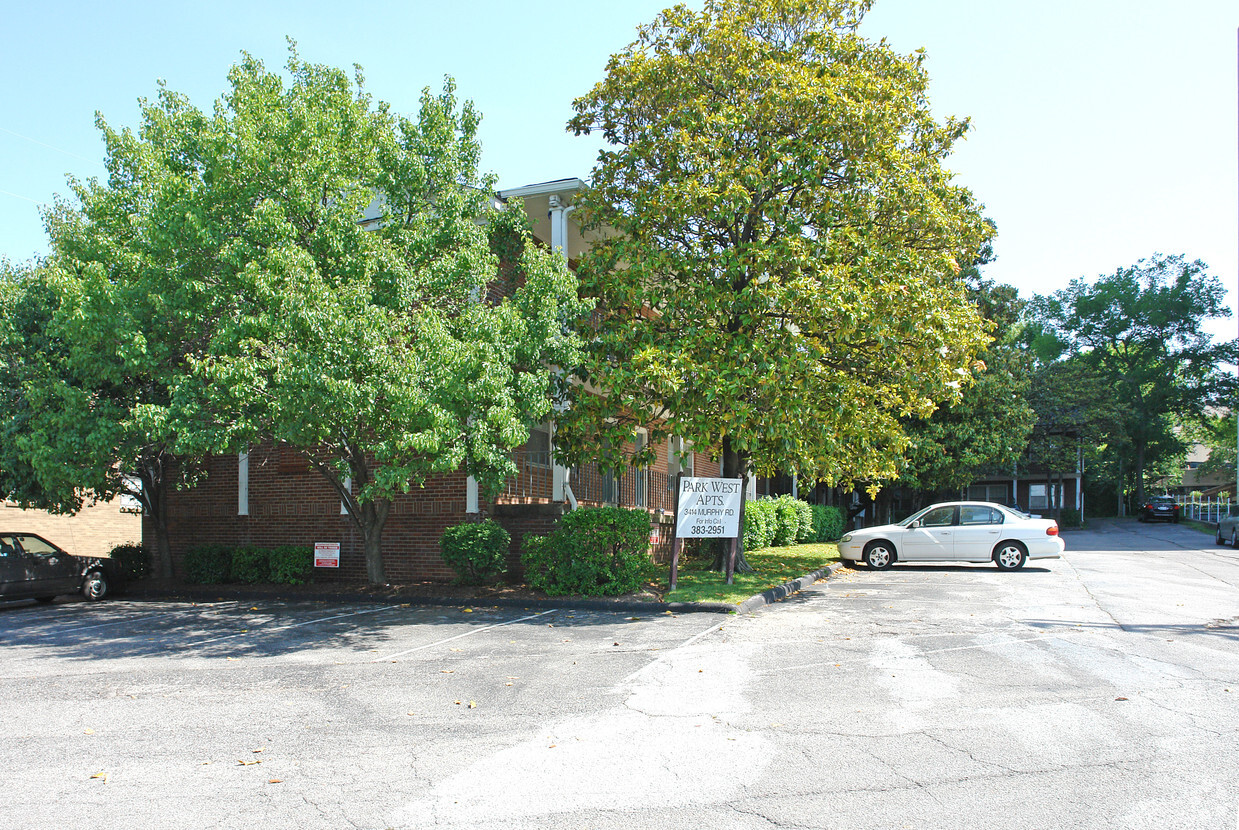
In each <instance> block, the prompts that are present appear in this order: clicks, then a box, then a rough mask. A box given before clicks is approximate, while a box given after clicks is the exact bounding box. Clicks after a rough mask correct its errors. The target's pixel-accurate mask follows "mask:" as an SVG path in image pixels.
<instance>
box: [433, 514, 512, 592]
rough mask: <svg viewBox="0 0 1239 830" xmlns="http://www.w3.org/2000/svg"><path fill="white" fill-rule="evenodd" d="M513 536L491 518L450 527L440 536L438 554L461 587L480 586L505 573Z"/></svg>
mask: <svg viewBox="0 0 1239 830" xmlns="http://www.w3.org/2000/svg"><path fill="white" fill-rule="evenodd" d="M511 542H512V537H511V536H509V535H508V532H507V531H506V530H504V529H503V528H502V527H500V526H499V524H498V523H497V522H495V521H493V520H491V519H487V520H486V521H483V522H473V523H470V524H461V525H456V526H454V527H449V528H448V529H447V530H445V531H443V535H442V536H441V537H439V555H440V556H442V557H443V561H444V562H446V563H447V565H448V567H450V568H451V569H452V570H454V571H455V572H456V580H457V582H460V583H461V584H462V585H481V584H482V583H484V582H488V581H490V580H491V579H493V578H494V577H496V576H498V575H499V574H501V573H503V571H504V569H505V568H504V565H505V563H506V561H507V555H508V546H509V545H510V544H511Z"/></svg>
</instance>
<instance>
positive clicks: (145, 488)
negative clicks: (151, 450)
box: [137, 459, 173, 579]
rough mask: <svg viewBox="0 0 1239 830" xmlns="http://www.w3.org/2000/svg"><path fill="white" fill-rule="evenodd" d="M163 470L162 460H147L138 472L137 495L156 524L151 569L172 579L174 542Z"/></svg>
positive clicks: (158, 575)
mask: <svg viewBox="0 0 1239 830" xmlns="http://www.w3.org/2000/svg"><path fill="white" fill-rule="evenodd" d="M163 472H164V465H163V462H162V460H160V459H150V460H147V461H146V462H145V463H144V464H143V467H142V471H141V472H140V473H139V474H138V479H139V481H140V482H141V486H142V492H141V493H138V494H137V496H138V502H139V503H140V504H141V505H142V509H143V510H145V511H146V515H147V516H149V517H150V520H151V524H152V525H154V526H155V550H154V551H152V557H151V558H152V560H153V561H152V562H151V571H152V572H153V573H154V574H155V576H156V577H158V578H160V579H171V578H172V576H173V573H172V544H171V542H170V541H169V539H168V499H167V482H166V480H165V479H166V477H165V476H164V474H163Z"/></svg>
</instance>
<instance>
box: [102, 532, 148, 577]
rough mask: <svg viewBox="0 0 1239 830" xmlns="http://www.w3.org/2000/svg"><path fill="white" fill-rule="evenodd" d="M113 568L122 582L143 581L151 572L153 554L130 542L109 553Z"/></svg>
mask: <svg viewBox="0 0 1239 830" xmlns="http://www.w3.org/2000/svg"><path fill="white" fill-rule="evenodd" d="M108 557H109V558H110V559H111V560H112V567H113V569H114V570H115V573H116V575H117V576H119V577H120V579H121V581H122V582H132V581H133V580H137V579H142V578H143V577H145V576H146V575H147V574H149V573H150V572H151V553H150V551H148V550H147V549H146V548H145V547H143V546H142V545H139V544H136V543H134V542H130V543H129V544H127V545H117V546H116V547H114V548H112V550H111V551H109V552H108Z"/></svg>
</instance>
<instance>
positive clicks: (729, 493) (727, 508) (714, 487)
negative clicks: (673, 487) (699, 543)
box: [676, 477, 743, 539]
mask: <svg viewBox="0 0 1239 830" xmlns="http://www.w3.org/2000/svg"><path fill="white" fill-rule="evenodd" d="M742 497H743V490H742V483H741V481H740V479H736V478H688V477H686V478H682V479H680V503H679V511H678V512H677V514H676V535H677V536H679V537H680V538H681V539H734V538H736V537H737V536H739V535H740V501H741V498H742Z"/></svg>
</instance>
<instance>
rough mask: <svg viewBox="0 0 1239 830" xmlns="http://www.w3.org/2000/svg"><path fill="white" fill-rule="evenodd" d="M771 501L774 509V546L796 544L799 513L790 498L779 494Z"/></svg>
mask: <svg viewBox="0 0 1239 830" xmlns="http://www.w3.org/2000/svg"><path fill="white" fill-rule="evenodd" d="M771 503H772V504H773V505H774V511H775V513H774V515H775V526H774V546H775V547H776V548H785V547H787V546H788V545H794V544H796V536H797V535H798V534H799V533H800V514H799V513H798V512H797V510H796V506H795V505H794V504H792V498H791V497H790V496H780V497H779V498H777V499H774V500H772V502H771Z"/></svg>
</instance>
